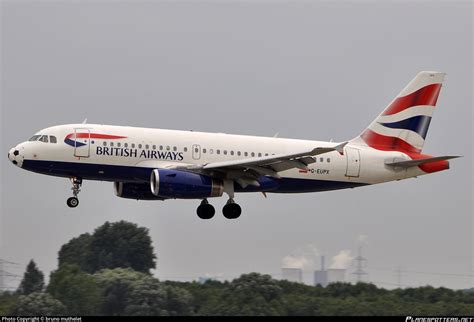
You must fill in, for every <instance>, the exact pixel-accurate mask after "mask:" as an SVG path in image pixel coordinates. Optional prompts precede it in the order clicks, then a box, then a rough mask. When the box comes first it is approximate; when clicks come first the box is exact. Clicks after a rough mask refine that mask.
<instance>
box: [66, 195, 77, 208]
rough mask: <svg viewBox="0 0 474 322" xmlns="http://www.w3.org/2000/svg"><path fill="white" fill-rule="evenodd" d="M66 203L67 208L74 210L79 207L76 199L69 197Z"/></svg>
mask: <svg viewBox="0 0 474 322" xmlns="http://www.w3.org/2000/svg"><path fill="white" fill-rule="evenodd" d="M66 203H67V205H68V206H69V208H76V207H77V206H78V205H79V199H77V198H76V197H71V198H68V199H67V202H66Z"/></svg>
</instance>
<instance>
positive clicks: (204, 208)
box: [196, 203, 216, 219]
mask: <svg viewBox="0 0 474 322" xmlns="http://www.w3.org/2000/svg"><path fill="white" fill-rule="evenodd" d="M196 212H197V215H198V217H199V218H201V219H211V218H212V217H214V214H215V213H216V210H215V209H214V207H213V206H212V205H210V204H208V203H205V204H201V205H200V206H199V207H198V208H197V211H196Z"/></svg>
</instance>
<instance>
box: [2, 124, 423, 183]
mask: <svg viewBox="0 0 474 322" xmlns="http://www.w3.org/2000/svg"><path fill="white" fill-rule="evenodd" d="M81 133H82V137H81ZM37 135H47V136H49V137H50V136H54V137H55V138H56V143H51V142H50V141H51V139H49V140H48V142H43V141H44V140H43V141H26V142H23V143H21V144H19V145H18V146H17V147H15V148H13V149H12V150H10V153H9V158H10V160H11V161H12V162H14V163H16V165H18V166H19V167H23V168H25V169H27V170H30V171H34V172H39V173H43V174H48V175H53V176H62V177H80V178H83V179H89V180H104V181H124V182H146V181H147V180H148V176H149V172H148V170H150V169H156V168H168V167H173V166H176V165H180V164H183V165H199V164H201V165H202V164H209V163H215V162H222V161H230V160H239V159H249V158H258V157H265V156H271V155H280V154H289V153H293V152H297V151H307V150H311V149H313V148H315V147H329V146H333V145H334V143H332V142H322V141H310V140H295V139H284V138H268V137H256V136H244V135H230V134H224V133H203V132H195V131H175V130H162V129H149V128H137V127H126V126H110V125H97V124H70V125H60V126H55V127H50V128H47V129H44V130H41V131H39V132H38V133H37ZM112 136H113V139H110V137H112ZM68 137H69V139H70V140H69V141H68V140H67V138H68ZM67 142H69V143H67ZM79 145H81V146H79ZM14 151H18V154H17V155H14ZM315 159H316V162H315V163H312V164H310V165H309V166H308V168H307V169H299V168H293V169H289V170H285V171H282V172H280V173H279V175H280V176H281V178H282V179H296V181H294V182H292V183H291V184H290V185H289V186H288V187H282V189H277V190H275V191H270V192H311V191H324V190H335V189H341V188H349V187H355V186H358V185H366V184H375V183H381V182H387V181H393V180H400V179H405V178H409V177H414V176H419V175H423V174H425V173H424V172H423V171H422V170H420V169H419V168H418V167H412V168H408V169H407V168H403V169H397V168H394V167H387V166H386V165H385V161H386V160H393V159H402V160H409V157H408V156H407V155H406V154H404V153H402V152H397V151H379V150H376V149H373V148H370V147H367V146H361V145H351V144H348V145H347V146H345V148H344V153H343V154H340V153H338V152H336V151H333V152H328V153H324V154H321V155H318V156H316V157H315ZM135 170H139V171H138V172H136V173H135ZM141 170H143V171H141ZM145 170H146V171H145ZM132 172H134V173H133V174H132ZM300 180H302V181H300ZM308 180H310V181H317V182H319V183H321V184H320V185H316V186H315V185H312V184H309V185H308V184H307V183H308ZM299 182H303V183H304V184H302V185H301V189H298V183H299ZM334 183H339V184H340V185H338V184H336V185H335V184H334ZM352 184H354V185H353V186H352Z"/></svg>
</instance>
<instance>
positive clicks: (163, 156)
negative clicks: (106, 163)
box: [96, 146, 184, 161]
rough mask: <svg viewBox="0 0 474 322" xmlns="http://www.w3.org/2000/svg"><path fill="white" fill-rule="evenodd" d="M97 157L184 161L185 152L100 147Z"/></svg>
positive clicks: (97, 150)
mask: <svg viewBox="0 0 474 322" xmlns="http://www.w3.org/2000/svg"><path fill="white" fill-rule="evenodd" d="M96 154H97V155H108V156H115V157H128V158H144V159H159V160H173V161H183V159H184V157H183V152H171V151H168V152H165V151H154V150H138V149H125V148H109V147H102V146H98V147H97V149H96Z"/></svg>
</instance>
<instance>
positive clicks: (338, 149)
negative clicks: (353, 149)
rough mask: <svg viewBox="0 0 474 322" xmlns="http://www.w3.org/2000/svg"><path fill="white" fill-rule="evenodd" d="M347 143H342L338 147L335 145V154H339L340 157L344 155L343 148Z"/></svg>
mask: <svg viewBox="0 0 474 322" xmlns="http://www.w3.org/2000/svg"><path fill="white" fill-rule="evenodd" d="M347 143H349V142H348V141H346V142H344V143H341V144H339V145H336V146H335V147H334V150H336V151H337V152H339V154H340V155H344V147H345V146H346V145H347Z"/></svg>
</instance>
